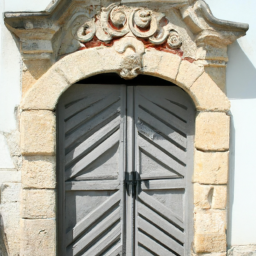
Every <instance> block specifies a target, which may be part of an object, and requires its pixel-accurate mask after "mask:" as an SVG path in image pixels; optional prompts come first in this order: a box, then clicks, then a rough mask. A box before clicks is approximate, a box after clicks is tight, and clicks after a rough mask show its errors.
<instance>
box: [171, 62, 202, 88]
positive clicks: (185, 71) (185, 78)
mask: <svg viewBox="0 0 256 256" xmlns="http://www.w3.org/2000/svg"><path fill="white" fill-rule="evenodd" d="M203 71H204V69H203V67H202V66H197V65H195V64H194V63H190V62H189V61H187V60H183V61H182V62H181V64H180V67H179V72H178V76H177V78H176V82H177V84H178V85H180V86H181V87H182V88H184V89H189V88H190V87H191V85H192V84H193V83H194V82H195V81H196V79H197V78H198V77H199V76H200V75H202V73H203Z"/></svg>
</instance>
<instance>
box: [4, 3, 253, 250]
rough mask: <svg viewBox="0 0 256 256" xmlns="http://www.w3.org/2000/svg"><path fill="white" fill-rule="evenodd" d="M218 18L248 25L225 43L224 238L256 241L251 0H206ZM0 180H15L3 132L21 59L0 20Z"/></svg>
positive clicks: (18, 7) (23, 6)
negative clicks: (227, 145)
mask: <svg viewBox="0 0 256 256" xmlns="http://www.w3.org/2000/svg"><path fill="white" fill-rule="evenodd" d="M49 2H50V1H49V0H40V1H38V0H37V1H36V0H22V1H17V0H0V12H1V13H3V12H4V11H40V10H44V9H45V8H46V6H47V5H48V4H49ZM206 2H207V3H208V4H209V5H210V7H211V10H212V12H213V14H214V15H215V16H216V17H217V18H221V19H227V20H232V21H239V22H246V23H249V24H250V30H249V32H248V34H247V36H246V37H244V38H241V39H239V40H238V42H236V43H235V44H233V45H232V46H230V47H229V59H230V61H229V63H228V68H227V94H228V97H229V99H230V100H231V113H230V114H231V116H232V130H231V160H230V167H231V168H230V188H229V207H230V211H229V212H230V214H229V216H228V217H229V227H228V242H229V246H232V245H248V244H256V232H255V230H256V161H255V159H256V146H255V145H256V133H255V130H256V113H255V112H256V16H255V10H256V1H255V0H243V1H242V0H225V1H223V0H206ZM0 38H1V41H0V50H1V51H0V152H1V153H0V183H2V182H16V183H19V182H20V174H19V173H17V171H15V169H14V167H15V163H14V158H13V157H11V156H10V152H9V147H10V145H9V146H8V145H7V142H6V140H5V137H4V136H3V134H6V133H11V132H12V131H13V130H15V129H16V119H15V108H16V106H17V105H18V104H19V102H20V97H21V83H20V73H21V68H22V65H21V59H20V55H19V51H18V48H17V45H16V43H15V41H14V39H13V37H12V35H11V34H10V33H9V32H8V30H7V29H6V28H5V26H4V23H3V18H1V20H0Z"/></svg>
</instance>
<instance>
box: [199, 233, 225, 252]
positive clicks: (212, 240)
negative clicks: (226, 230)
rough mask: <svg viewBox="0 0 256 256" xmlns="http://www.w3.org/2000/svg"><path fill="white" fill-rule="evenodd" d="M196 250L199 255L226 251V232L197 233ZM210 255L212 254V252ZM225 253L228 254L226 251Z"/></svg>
mask: <svg viewBox="0 0 256 256" xmlns="http://www.w3.org/2000/svg"><path fill="white" fill-rule="evenodd" d="M194 250H195V252H196V253H200V254H199V255H202V254H201V253H207V252H208V253H209V252H224V251H226V234H197V233H195V238H194ZM206 255H207V254H206ZM210 255H211V256H212V254H210ZM210 255H209V256H210ZM217 255H218V254H217ZM220 255H221V254H220ZM224 255H226V253H225V254H224Z"/></svg>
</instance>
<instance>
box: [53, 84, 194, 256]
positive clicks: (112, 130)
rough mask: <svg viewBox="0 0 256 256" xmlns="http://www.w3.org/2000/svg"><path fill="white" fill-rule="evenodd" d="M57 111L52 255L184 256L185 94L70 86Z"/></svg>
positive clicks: (189, 138) (189, 136) (188, 196)
mask: <svg viewBox="0 0 256 256" xmlns="http://www.w3.org/2000/svg"><path fill="white" fill-rule="evenodd" d="M57 112H58V167H57V169H58V200H59V207H58V213H59V222H58V234H59V255H61V256H65V255H67V256H73V255H74V256H75V255H77V256H80V255H88V256H94V255H95V256H96V255H109V256H110V255H113V256H117V255H127V256H128V255H129V256H130V255H131V256H132V255H133V256H134V255H136V256H138V255H139V256H144V255H145V256H146V255H160V256H164V255H190V254H189V249H190V248H189V244H190V239H191V235H190V234H189V232H192V230H191V229H192V226H189V225H190V218H191V217H192V212H191V207H190V204H189V201H191V200H192V190H191V185H190V184H191V173H192V166H193V134H194V118H195V114H194V106H193V104H192V103H191V101H190V99H189V97H188V96H187V95H186V93H185V92H183V91H182V90H181V89H179V88H177V87H172V86H156V87H155V86H129V87H126V86H124V85H123V86H120V85H82V84H76V85H74V86H72V88H70V89H69V90H68V91H66V92H65V93H64V95H63V96H62V97H61V100H60V102H59V104H58V111H57Z"/></svg>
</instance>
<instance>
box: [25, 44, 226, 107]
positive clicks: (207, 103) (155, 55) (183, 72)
mask: <svg viewBox="0 0 256 256" xmlns="http://www.w3.org/2000/svg"><path fill="white" fill-rule="evenodd" d="M122 59H123V55H122V54H118V53H117V52H116V51H115V50H114V49H113V47H111V48H107V47H96V48H92V49H88V50H83V51H79V52H76V53H73V54H70V55H68V56H66V57H64V58H63V59H61V60H60V61H58V62H57V63H55V64H54V65H53V66H52V67H51V68H50V69H49V70H48V71H47V72H46V74H44V75H43V76H42V77H41V78H40V79H39V80H38V81H37V82H36V83H35V84H34V85H33V87H32V88H31V89H30V90H29V91H28V92H27V94H26V95H25V97H24V99H23V100H22V103H21V109H22V110H39V109H42V110H53V109H55V105H56V104H57V101H58V98H59V97H60V95H61V94H62V93H63V92H64V91H65V90H66V89H67V88H68V87H69V86H71V85H72V84H74V83H76V82H77V81H79V80H82V79H85V78H87V77H90V76H93V75H96V74H100V73H109V72H116V73H119V72H120V69H121V66H122ZM142 63H143V66H142V69H141V74H146V75H152V76H156V77H159V78H163V79H165V80H167V81H170V82H172V83H175V84H177V85H178V86H180V87H181V88H182V89H184V90H185V91H187V93H188V94H189V95H190V97H191V98H192V99H193V101H194V103H195V105H196V107H197V109H198V110H207V111H222V112H227V111H228V110H229V108H230V103H229V100H228V98H227V97H226V95H225V94H224V93H223V92H222V90H221V89H220V88H219V87H218V85H217V84H216V83H215V82H214V81H213V80H212V79H211V77H210V76H209V75H208V74H207V73H206V72H204V66H202V65H201V66H200V65H198V64H196V63H193V62H192V63H191V62H190V61H188V60H184V59H182V58H181V57H180V56H178V55H176V54H172V53H167V52H161V51H157V50H155V49H152V50H146V51H145V54H144V55H143V59H142Z"/></svg>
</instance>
